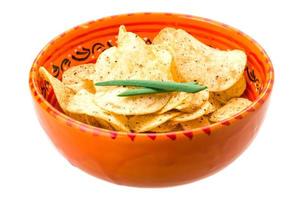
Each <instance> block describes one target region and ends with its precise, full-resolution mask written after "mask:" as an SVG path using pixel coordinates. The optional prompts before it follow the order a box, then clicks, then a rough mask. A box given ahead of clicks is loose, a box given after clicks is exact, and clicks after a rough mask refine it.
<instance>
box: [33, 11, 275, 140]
mask: <svg viewBox="0 0 300 200" xmlns="http://www.w3.org/2000/svg"><path fill="white" fill-rule="evenodd" d="M134 15H168V16H174V17H180V18H185V19H192V20H197V21H202V22H205V23H209V24H213V25H215V26H219V27H221V28H226V29H230V30H231V31H234V32H236V33H238V34H240V35H241V36H242V37H244V38H246V39H247V40H249V41H250V42H251V43H252V44H254V46H256V47H257V48H258V49H259V51H260V53H261V54H262V56H263V57H264V59H265V62H266V64H267V65H268V67H269V69H267V70H266V84H265V86H264V88H263V89H262V92H261V93H260V95H259V96H258V97H257V99H256V100H255V101H253V102H252V103H251V105H250V106H248V107H247V108H246V109H244V110H243V111H241V112H239V113H237V114H236V115H234V116H232V117H230V118H227V119H225V120H223V121H220V122H216V123H213V124H210V125H207V126H203V127H199V128H195V129H190V130H182V131H171V132H163V133H152V132H151V133H136V132H124V131H113V130H108V129H103V128H99V127H95V126H92V125H88V124H86V123H83V122H80V121H77V120H75V119H73V118H71V117H69V116H67V115H66V114H64V113H63V112H60V111H59V110H57V109H56V108H55V107H53V106H52V105H51V104H50V103H49V102H48V101H47V100H46V99H45V98H44V96H43V95H42V94H41V93H40V92H39V89H38V86H37V84H36V82H37V73H38V67H39V65H38V64H37V61H38V60H39V58H40V57H41V56H42V55H43V54H44V53H45V51H47V49H48V47H49V46H50V45H51V44H53V43H54V41H56V40H57V39H59V38H61V37H63V36H64V35H66V34H68V33H70V32H72V31H76V29H78V27H80V26H89V25H90V24H92V23H96V22H98V21H103V20H110V19H112V18H116V17H130V16H134ZM266 64H265V63H264V64H263V66H264V67H265V66H266ZM273 84H274V68H273V65H272V62H271V60H270V58H269V56H268V54H267V53H266V51H265V50H264V49H263V48H262V47H261V46H260V44H259V43H258V42H256V41H255V40H254V39H253V38H251V37H250V36H248V35H247V34H245V33H243V32H242V31H240V30H238V29H236V28H234V27H232V26H229V25H227V24H224V23H222V22H218V21H215V20H211V19H208V18H205V17H199V16H194V15H189V14H181V13H167V12H135V13H125V14H118V15H112V16H107V17H102V18H99V19H96V20H91V21H88V22H86V23H82V24H80V25H78V26H75V27H73V28H71V29H69V30H67V31H65V32H63V33H61V34H59V35H58V36H56V37H54V38H53V39H52V40H51V41H50V42H48V43H47V44H46V45H45V46H44V47H43V48H42V50H41V51H40V52H39V54H38V55H37V57H36V58H35V60H34V62H33V64H32V66H31V69H30V72H29V87H30V91H31V95H32V97H33V99H34V101H35V102H36V103H37V104H39V106H40V107H42V109H44V110H45V111H46V112H48V113H49V114H50V115H51V116H52V117H54V118H56V119H57V120H59V121H61V122H63V123H65V124H66V125H68V126H71V127H75V128H76V127H77V128H78V129H80V130H82V132H83V133H88V134H93V135H106V136H109V137H112V138H113V139H115V138H116V137H117V135H126V136H129V137H130V138H131V139H132V140H133V139H134V137H135V136H136V135H138V136H139V137H140V136H142V137H151V136H154V135H155V136H160V135H166V136H174V137H175V138H176V135H182V134H183V135H186V136H188V137H189V135H190V134H192V136H193V135H195V134H208V135H209V134H210V133H211V132H213V131H215V130H217V129H221V128H222V127H224V126H230V125H232V124H233V123H236V122H237V121H238V120H241V119H243V118H244V117H246V116H248V115H250V114H251V113H253V112H254V111H256V110H257V109H259V108H260V107H261V106H262V105H263V104H264V103H265V101H266V100H267V99H268V98H269V96H270V94H271V92H272V89H273ZM171 139H172V138H171ZM190 139H191V137H190Z"/></svg>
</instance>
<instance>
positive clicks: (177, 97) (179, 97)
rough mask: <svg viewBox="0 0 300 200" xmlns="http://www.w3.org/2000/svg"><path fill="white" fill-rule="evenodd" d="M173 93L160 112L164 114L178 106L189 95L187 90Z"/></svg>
mask: <svg viewBox="0 0 300 200" xmlns="http://www.w3.org/2000/svg"><path fill="white" fill-rule="evenodd" d="M171 95H172V96H171V98H170V100H169V101H168V103H167V104H166V105H165V106H164V107H163V108H162V109H161V110H160V111H159V112H158V114H162V113H165V112H167V111H169V110H172V109H174V108H176V107H177V106H179V105H180V104H182V102H183V101H184V100H185V99H186V98H187V97H188V96H189V94H188V93H186V92H175V93H173V94H171Z"/></svg>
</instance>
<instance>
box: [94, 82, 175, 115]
mask: <svg viewBox="0 0 300 200" xmlns="http://www.w3.org/2000/svg"><path fill="white" fill-rule="evenodd" d="M126 90H128V88H126V87H116V88H114V89H112V90H109V91H105V92H98V93H96V95H95V103H96V105H97V106H99V107H100V108H102V109H104V110H106V111H108V112H112V113H116V114H120V115H145V114H150V113H154V112H157V111H159V110H160V109H161V108H162V107H163V106H165V105H166V104H167V102H168V100H169V98H170V95H169V94H153V95H140V96H132V97H118V96H117V95H118V94H120V93H122V92H124V91H126Z"/></svg>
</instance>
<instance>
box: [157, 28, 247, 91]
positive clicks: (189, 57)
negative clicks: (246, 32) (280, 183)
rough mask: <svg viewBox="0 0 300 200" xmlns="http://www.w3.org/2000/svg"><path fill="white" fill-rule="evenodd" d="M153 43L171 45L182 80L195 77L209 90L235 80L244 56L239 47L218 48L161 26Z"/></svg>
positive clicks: (239, 73) (241, 68)
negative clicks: (161, 28)
mask: <svg viewBox="0 0 300 200" xmlns="http://www.w3.org/2000/svg"><path fill="white" fill-rule="evenodd" d="M153 44H165V46H167V49H170V48H171V49H172V50H171V53H172V54H173V56H174V59H175V63H176V68H177V70H176V71H177V73H178V75H179V76H180V78H181V79H182V80H183V81H187V82H189V81H197V82H198V83H200V84H203V85H205V86H207V87H208V89H209V91H214V92H218V91H223V90H226V89H228V88H230V87H231V86H232V85H234V83H236V82H237V81H238V79H239V78H240V77H241V75H242V73H243V72H244V69H245V66H246V61H247V57H246V54H245V53H244V52H243V51H240V50H230V51H221V50H218V49H214V48H211V47H209V46H207V45H205V44H203V43H202V42H200V41H198V40H197V39H195V38H194V37H193V36H192V35H190V34H188V33H187V32H186V31H184V30H181V29H177V30H174V29H173V28H165V29H163V30H161V31H160V33H159V34H158V35H157V36H156V37H155V38H154V40H153Z"/></svg>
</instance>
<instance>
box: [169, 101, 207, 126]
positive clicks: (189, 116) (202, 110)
mask: <svg viewBox="0 0 300 200" xmlns="http://www.w3.org/2000/svg"><path fill="white" fill-rule="evenodd" d="M209 106H210V103H209V101H206V102H205V103H203V105H202V106H201V107H200V108H199V109H198V110H196V111H194V112H192V113H184V114H181V115H179V116H177V117H174V118H173V119H171V121H174V122H185V121H190V120H193V119H197V118H199V117H201V116H203V115H205V114H206V112H207V110H208V108H209Z"/></svg>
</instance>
